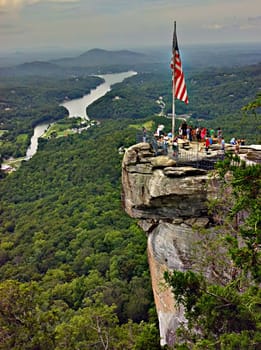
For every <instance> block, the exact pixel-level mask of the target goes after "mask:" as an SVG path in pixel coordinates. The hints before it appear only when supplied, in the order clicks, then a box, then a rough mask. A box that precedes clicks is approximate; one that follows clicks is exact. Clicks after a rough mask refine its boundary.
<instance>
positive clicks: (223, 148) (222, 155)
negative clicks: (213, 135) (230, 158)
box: [220, 136, 225, 160]
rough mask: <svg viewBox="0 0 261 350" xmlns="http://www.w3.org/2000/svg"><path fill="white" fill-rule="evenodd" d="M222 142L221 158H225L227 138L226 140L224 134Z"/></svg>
mask: <svg viewBox="0 0 261 350" xmlns="http://www.w3.org/2000/svg"><path fill="white" fill-rule="evenodd" d="M220 144H221V159H222V160H224V157H225V140H224V137H223V136H221V141H220Z"/></svg>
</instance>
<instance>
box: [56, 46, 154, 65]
mask: <svg viewBox="0 0 261 350" xmlns="http://www.w3.org/2000/svg"><path fill="white" fill-rule="evenodd" d="M51 62H52V63H55V64H57V65H59V66H62V67H97V66H103V67H104V66H113V65H136V64H145V63H156V62H158V59H157V58H156V57H152V56H151V55H147V54H143V53H138V52H134V51H129V50H120V51H108V50H102V49H92V50H89V51H86V52H84V53H83V54H81V55H80V56H77V57H74V58H72V57H70V58H69V57H68V58H62V59H56V60H53V61H51Z"/></svg>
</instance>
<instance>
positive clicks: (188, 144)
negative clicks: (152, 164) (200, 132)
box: [136, 133, 261, 170]
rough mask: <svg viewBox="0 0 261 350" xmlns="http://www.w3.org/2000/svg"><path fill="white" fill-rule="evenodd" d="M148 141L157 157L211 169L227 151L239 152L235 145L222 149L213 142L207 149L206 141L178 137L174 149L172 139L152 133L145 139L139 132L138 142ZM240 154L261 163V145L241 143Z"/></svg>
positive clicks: (252, 162) (253, 161)
mask: <svg viewBox="0 0 261 350" xmlns="http://www.w3.org/2000/svg"><path fill="white" fill-rule="evenodd" d="M144 141H145V142H147V143H149V144H150V145H151V147H152V149H153V151H154V154H155V157H157V156H161V155H165V156H168V157H170V158H171V159H174V160H175V161H176V164H177V166H186V165H188V166H193V167H195V168H200V169H205V170H211V169H214V167H215V163H216V162H217V161H219V160H224V157H225V154H226V153H235V154H236V152H237V150H236V148H235V146H234V145H231V144H229V143H225V150H222V147H221V144H219V143H213V144H212V145H210V146H209V147H208V150H206V147H205V143H204V142H203V141H202V142H198V141H189V140H183V139H180V138H179V139H178V140H177V147H174V148H175V150H174V149H173V145H172V141H171V140H169V141H165V142H164V140H162V139H161V140H160V141H159V140H157V139H156V138H155V136H154V135H153V134H152V133H147V134H146V139H144V137H143V135H142V133H137V135H136V143H140V142H144ZM237 154H238V156H239V157H240V159H242V160H244V161H246V163H247V164H249V165H251V164H257V163H258V164H260V163H261V145H241V146H240V147H239V151H238V153H237Z"/></svg>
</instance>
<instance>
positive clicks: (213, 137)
mask: <svg viewBox="0 0 261 350" xmlns="http://www.w3.org/2000/svg"><path fill="white" fill-rule="evenodd" d="M142 131H143V142H146V136H147V135H146V129H145V128H144V127H143V130H142ZM154 137H155V139H156V141H157V146H159V147H160V148H162V149H163V152H164V153H166V154H167V153H168V146H169V145H172V148H173V155H176V154H178V147H179V145H178V144H179V142H178V141H179V140H183V141H197V142H200V143H202V147H201V148H200V150H202V149H205V151H206V153H208V152H209V149H210V147H211V145H212V144H214V143H216V144H219V145H220V149H221V150H222V151H223V152H224V151H225V140H224V137H223V133H222V129H221V128H220V127H219V128H217V130H214V129H213V128H209V129H208V128H206V127H199V126H198V127H196V128H193V127H192V126H191V125H188V124H187V121H186V120H185V119H184V120H183V121H182V123H181V124H180V126H179V130H178V135H177V136H174V137H173V135H172V133H171V132H169V133H166V132H164V125H162V124H160V125H158V127H157V130H156V131H155V132H154ZM230 144H231V145H234V146H235V153H237V154H238V153H239V147H240V145H242V144H244V140H239V139H236V138H232V139H231V140H230Z"/></svg>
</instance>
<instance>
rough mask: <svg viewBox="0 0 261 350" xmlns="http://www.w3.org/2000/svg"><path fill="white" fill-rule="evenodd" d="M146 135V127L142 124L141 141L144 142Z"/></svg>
mask: <svg viewBox="0 0 261 350" xmlns="http://www.w3.org/2000/svg"><path fill="white" fill-rule="evenodd" d="M146 137H147V130H146V128H145V127H144V126H143V127H142V141H143V142H146Z"/></svg>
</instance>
